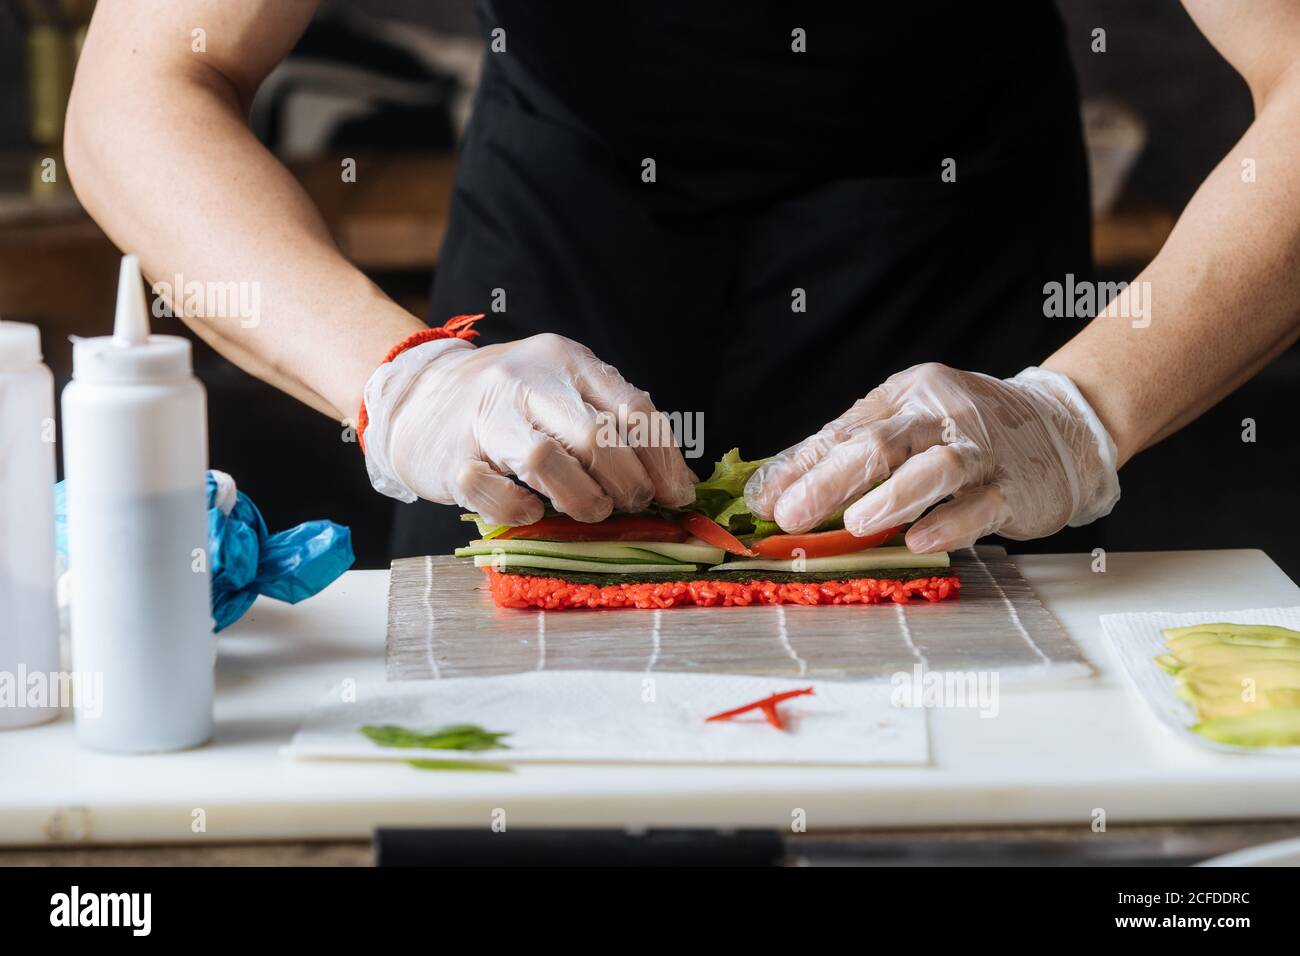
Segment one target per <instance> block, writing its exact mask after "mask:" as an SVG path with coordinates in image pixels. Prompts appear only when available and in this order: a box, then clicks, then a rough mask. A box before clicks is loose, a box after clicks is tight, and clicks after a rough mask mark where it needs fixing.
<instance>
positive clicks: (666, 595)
mask: <svg viewBox="0 0 1300 956" xmlns="http://www.w3.org/2000/svg"><path fill="white" fill-rule="evenodd" d="M484 570H485V571H486V572H487V576H488V583H489V584H490V586H491V588H492V600H493V601H495V602H496V605H497V607H516V608H530V607H536V608H542V609H544V610H547V611H562V610H566V609H569V608H596V607H601V608H616V607H637V608H643V609H650V608H664V607H679V606H684V605H687V604H697V605H699V606H701V607H746V606H748V605H751V604H880V603H881V602H884V601H893V602H895V603H896V604H906V603H907V602H908V601H911V600H913V599H916V598H924V599H925V600H927V601H942V600H944V599H946V598H949V597H956V596H957V591H958V590H959V589H960V588H961V582H960V581H958V580H957V578H955V577H941V578H912V579H911V580H907V581H901V580H895V579H892V578H852V579H850V580H846V581H819V582H815V583H808V584H785V583H782V584H778V583H776V582H774V581H745V582H731V581H672V582H665V583H658V584H647V583H643V584H606V585H598V584H574V583H572V582H569V581H565V580H564V579H563V578H542V577H532V576H530V575H525V574H501V573H500V572H499V571H495V570H493V569H492V568H484Z"/></svg>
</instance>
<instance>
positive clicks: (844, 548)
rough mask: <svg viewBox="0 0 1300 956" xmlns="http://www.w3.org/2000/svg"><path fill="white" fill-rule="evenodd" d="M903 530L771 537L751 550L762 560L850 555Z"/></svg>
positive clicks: (902, 526)
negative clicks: (861, 534)
mask: <svg viewBox="0 0 1300 956" xmlns="http://www.w3.org/2000/svg"><path fill="white" fill-rule="evenodd" d="M904 527H905V526H904V525H899V526H898V527H897V528H890V529H889V530H888V531H882V532H880V533H879V534H869V535H867V536H866V537H864V538H859V537H858V536H857V535H854V534H850V533H849V532H848V531H845V530H843V529H841V530H839V531H817V532H814V533H813V534H774V535H771V536H769V537H766V538H761V539H759V540H758V541H755V542H754V551H755V552H757V553H758V554H759V555H761V556H762V557H764V558H793V557H794V556H795V554H794V553H795V551H796V550H802V552H803V557H805V558H830V557H834V556H835V555H837V554H853V553H854V552H855V551H866V550H867V549H868V548H878V547H880V546H881V545H882V544H884V543H885V542H886V541H888V540H889V539H890V538H892V537H893V536H894V535H896V534H898V532H900V531H902V530H903V528H904Z"/></svg>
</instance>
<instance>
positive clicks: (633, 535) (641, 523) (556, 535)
mask: <svg viewBox="0 0 1300 956" xmlns="http://www.w3.org/2000/svg"><path fill="white" fill-rule="evenodd" d="M497 537H498V538H501V539H506V538H537V539H539V540H546V541H685V540H686V530H685V529H684V528H682V527H681V526H680V525H678V524H677V523H676V522H674V521H669V520H667V519H666V518H642V517H638V516H637V515H614V516H612V517H609V518H606V519H605V520H604V521H596V522H592V523H588V522H586V521H575V520H574V519H573V518H570V517H568V516H567V515H556V516H555V517H553V518H543V519H542V520H541V521H534V522H533V523H532V524H524V525H519V526H518V527H516V528H511V529H510V530H509V531H504V532H502V533H501V534H499V535H497Z"/></svg>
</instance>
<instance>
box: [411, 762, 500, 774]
mask: <svg viewBox="0 0 1300 956" xmlns="http://www.w3.org/2000/svg"><path fill="white" fill-rule="evenodd" d="M406 762H407V763H408V764H410V765H411V766H412V767H415V768H416V769H417V770H474V771H481V772H483V773H514V772H515V771H514V768H513V767H511V766H509V765H508V764H504V763H488V762H487V761H485V760H408V761H406Z"/></svg>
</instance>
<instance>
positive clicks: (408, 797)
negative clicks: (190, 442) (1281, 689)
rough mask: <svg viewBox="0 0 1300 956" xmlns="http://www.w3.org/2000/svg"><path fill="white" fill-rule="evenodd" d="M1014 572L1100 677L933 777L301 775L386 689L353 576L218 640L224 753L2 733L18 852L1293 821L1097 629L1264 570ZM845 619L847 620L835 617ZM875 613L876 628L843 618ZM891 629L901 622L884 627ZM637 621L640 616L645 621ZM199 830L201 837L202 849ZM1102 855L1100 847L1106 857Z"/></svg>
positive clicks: (1260, 558) (1010, 704)
mask: <svg viewBox="0 0 1300 956" xmlns="http://www.w3.org/2000/svg"><path fill="white" fill-rule="evenodd" d="M1093 560H1094V559H1093V558H1092V556H1091V555H1086V554H1084V555H1041V556H1027V557H1023V558H1020V559H1018V564H1019V565H1020V567H1021V570H1022V571H1023V572H1024V575H1025V577H1026V578H1027V579H1028V580H1029V581H1030V583H1031V584H1032V585H1033V586H1034V587H1035V588H1036V590H1037V591H1038V593H1039V594H1040V596H1041V597H1042V599H1043V601H1044V603H1045V604H1047V606H1048V607H1049V608H1050V609H1051V610H1052V611H1053V612H1054V613H1055V614H1056V615H1057V617H1058V618H1060V620H1061V622H1062V623H1063V624H1064V625H1065V627H1066V628H1067V630H1069V632H1070V634H1071V635H1072V636H1073V637H1074V638H1075V640H1077V641H1078V642H1079V643H1080V645H1081V646H1082V647H1083V650H1084V652H1085V653H1086V654H1087V655H1088V657H1089V658H1090V659H1091V660H1092V661H1093V663H1095V664H1096V665H1097V667H1098V668H1099V670H1100V676H1099V677H1097V678H1096V679H1093V680H1085V681H1075V682H1072V683H1068V684H1063V685H1059V686H1054V687H1051V688H1040V689H1035V690H1030V689H1025V690H1013V691H1004V692H1003V694H1002V696H1001V700H1000V710H999V714H998V716H997V717H995V718H993V719H982V718H980V717H979V716H978V715H977V714H976V713H975V712H973V711H954V710H947V711H944V710H936V711H932V712H930V724H931V745H932V748H933V757H934V762H935V766H932V767H928V768H892V767H891V768H868V769H829V768H827V769H821V768H818V769H810V768H800V769H776V768H737V767H726V768H708V767H663V766H651V767H639V768H637V767H571V766H545V767H542V766H535V767H523V768H520V769H519V771H518V772H516V773H514V774H469V773H467V774H451V773H434V772H427V771H418V770H415V769H412V768H409V767H405V766H370V765H366V766H357V765H355V764H352V763H338V764H330V763H301V762H293V761H289V760H285V759H283V758H282V757H281V756H280V753H279V751H280V747H281V746H283V745H284V744H285V743H287V742H288V740H289V739H290V737H291V736H292V735H293V732H294V730H295V729H296V728H297V726H298V723H299V721H300V720H301V717H302V715H303V714H304V713H305V712H306V710H307V708H308V707H309V706H310V705H311V704H312V702H313V701H315V700H316V699H317V697H318V696H319V695H320V694H321V693H323V692H324V691H326V690H328V689H329V688H330V687H332V686H334V685H336V684H338V683H339V682H340V681H342V680H347V679H353V680H356V681H358V682H362V681H370V680H381V679H382V678H383V674H384V636H385V624H386V620H385V619H386V613H385V608H386V594H387V573H386V572H380V571H357V572H349V573H348V574H346V575H344V577H343V578H342V579H341V580H340V581H339V582H337V583H336V584H335V585H333V586H332V587H330V588H329V589H328V590H327V591H326V592H325V593H323V594H322V595H320V596H318V597H316V598H313V599H311V600H310V601H307V602H305V603H304V604H301V605H298V606H297V607H288V606H285V605H281V604H277V603H275V602H273V601H259V602H258V604H257V605H256V606H255V607H254V609H253V611H252V612H251V613H250V615H249V616H248V618H247V619H245V620H244V621H242V622H241V623H239V624H238V625H236V626H234V627H233V628H231V629H230V630H229V631H227V632H226V633H225V634H223V635H222V637H221V638H220V651H219V654H218V667H217V738H216V740H215V742H214V743H212V744H211V745H209V746H207V747H204V748H200V749H198V750H194V751H190V752H187V753H183V754H171V755H160V756H149V757H120V756H110V755H105V754H96V753H91V752H88V751H84V750H81V749H80V748H78V747H77V745H76V743H75V739H74V736H73V728H72V726H71V723H70V721H66V720H64V721H59V722H56V723H54V724H50V725H46V726H44V727H38V728H33V729H30V730H23V731H10V732H5V733H0V843H5V844H18V843H37V844H39V843H44V842H50V841H52V840H59V841H75V840H85V841H98V842H131V841H160V842H163V841H165V842H190V841H195V840H198V841H209V842H214V843H215V842H225V841H231V840H246V839H305V838H326V837H365V836H368V835H369V834H370V833H371V831H372V830H373V828H374V827H375V826H376V825H397V824H412V825H470V826H472V825H484V826H486V825H488V824H489V823H490V822H491V820H492V819H493V818H494V814H495V815H496V816H497V817H499V815H500V813H502V812H504V814H505V816H506V819H507V823H508V825H514V826H527V825H566V824H588V825H614V824H641V825H685V824H714V825H744V826H771V827H779V828H785V827H788V826H789V825H790V823H791V821H792V820H793V819H805V820H806V822H807V826H808V827H809V828H810V829H818V828H829V827H852V826H858V827H879V826H918V825H974V824H995V823H1040V822H1058V823H1060V822H1064V823H1076V824H1077V825H1079V826H1080V827H1087V826H1091V824H1092V821H1093V819H1094V818H1095V816H1096V811H1098V810H1101V811H1104V812H1105V814H1106V820H1107V823H1108V824H1119V823H1132V822H1136V821H1146V820H1179V819H1211V818H1248V817H1256V818H1262V817H1279V816H1294V815H1296V813H1297V812H1298V811H1300V798H1298V797H1297V794H1300V761H1278V760H1255V759H1252V758H1251V757H1243V756H1237V755H1225V754H1217V753H1211V752H1207V751H1202V750H1197V749H1195V748H1192V747H1190V746H1183V745H1181V744H1180V743H1179V742H1178V741H1177V740H1176V739H1170V736H1169V735H1168V734H1167V733H1165V732H1164V731H1163V729H1162V728H1160V727H1158V726H1156V725H1155V723H1154V721H1153V719H1152V718H1151V716H1150V714H1149V713H1148V712H1147V709H1146V707H1145V705H1143V704H1142V702H1141V701H1139V700H1137V699H1136V698H1135V697H1132V696H1130V695H1131V691H1130V690H1129V689H1128V687H1127V686H1126V683H1125V682H1124V680H1123V678H1122V676H1121V675H1120V674H1119V672H1118V670H1117V669H1116V662H1115V660H1114V658H1113V656H1112V654H1111V652H1110V650H1109V648H1108V647H1107V646H1106V643H1105V641H1104V640H1103V639H1102V635H1101V628H1100V625H1099V623H1098V616H1099V615H1100V614H1103V613H1109V612H1117V611H1141V610H1169V611H1187V610H1232V609H1237V608H1246V607H1269V606H1278V605H1293V604H1297V603H1300V589H1298V588H1297V587H1296V585H1295V584H1294V583H1292V582H1291V581H1290V580H1289V579H1288V578H1287V577H1286V576H1285V575H1284V574H1282V572H1281V571H1280V570H1279V569H1278V568H1277V567H1276V566H1275V565H1274V564H1273V563H1272V562H1271V561H1269V559H1268V558H1267V557H1266V556H1265V555H1264V554H1263V553H1261V552H1258V551H1221V552H1159V553H1144V554H1110V555H1108V561H1107V563H1108V570H1107V571H1106V572H1105V573H1104V574H1097V573H1093V571H1092V570H1091V566H1092V564H1093ZM828 610H831V611H836V612H840V613H843V611H844V610H846V609H828ZM847 610H848V611H849V613H877V612H878V611H879V610H880V609H879V608H857V609H847ZM888 610H889V609H885V611H886V612H887V613H888ZM629 613H630V612H629ZM200 826H201V827H202V830H201V832H195V831H196V828H199V827H200ZM1099 838H1104V836H1101V837H1099Z"/></svg>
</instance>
